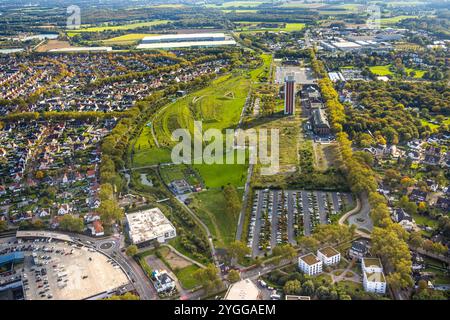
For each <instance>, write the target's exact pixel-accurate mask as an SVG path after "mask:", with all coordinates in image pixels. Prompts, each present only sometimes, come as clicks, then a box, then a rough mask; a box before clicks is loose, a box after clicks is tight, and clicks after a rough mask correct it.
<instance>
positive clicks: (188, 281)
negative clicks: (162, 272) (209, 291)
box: [174, 264, 200, 290]
mask: <svg viewBox="0 0 450 320" xmlns="http://www.w3.org/2000/svg"><path fill="white" fill-rule="evenodd" d="M198 269H199V267H197V266H196V265H195V264H192V265H190V266H187V267H184V268H182V269H180V270H174V272H175V275H176V276H177V278H178V280H179V281H180V282H181V286H182V287H183V288H184V289H187V290H190V289H193V288H195V287H198V286H199V285H200V284H199V282H198V280H197V279H195V278H194V276H193V274H194V272H195V271H197V270H198Z"/></svg>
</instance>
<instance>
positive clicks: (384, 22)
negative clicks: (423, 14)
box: [380, 16, 418, 25]
mask: <svg viewBox="0 0 450 320" xmlns="http://www.w3.org/2000/svg"><path fill="white" fill-rule="evenodd" d="M414 18H418V16H396V17H390V18H381V19H380V23H381V25H391V24H396V23H398V22H400V21H402V20H405V19H414Z"/></svg>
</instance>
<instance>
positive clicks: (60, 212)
mask: <svg viewBox="0 0 450 320" xmlns="http://www.w3.org/2000/svg"><path fill="white" fill-rule="evenodd" d="M70 212H72V208H71V207H70V205H69V204H67V203H64V204H62V205H61V206H60V207H59V209H58V215H60V216H63V215H65V214H68V213H70Z"/></svg>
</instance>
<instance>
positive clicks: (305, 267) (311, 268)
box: [298, 253, 322, 276]
mask: <svg viewBox="0 0 450 320" xmlns="http://www.w3.org/2000/svg"><path fill="white" fill-rule="evenodd" d="M298 267H299V268H300V270H301V271H303V272H304V273H306V274H307V275H310V276H313V275H315V274H318V273H321V272H322V261H321V260H319V259H318V258H317V257H316V256H315V255H314V254H313V253H308V254H305V255H304V256H301V257H299V258H298Z"/></svg>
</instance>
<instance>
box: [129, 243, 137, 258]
mask: <svg viewBox="0 0 450 320" xmlns="http://www.w3.org/2000/svg"><path fill="white" fill-rule="evenodd" d="M126 253H127V255H128V256H130V257H133V256H135V255H136V254H137V253H138V247H137V246H136V245H134V244H132V245H131V246H129V247H128V248H127V251H126Z"/></svg>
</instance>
